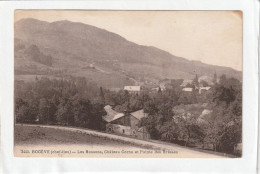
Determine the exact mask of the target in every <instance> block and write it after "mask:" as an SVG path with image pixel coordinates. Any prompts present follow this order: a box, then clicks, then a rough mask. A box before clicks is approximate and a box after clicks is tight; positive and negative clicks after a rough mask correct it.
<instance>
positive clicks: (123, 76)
mask: <svg viewBox="0 0 260 174" xmlns="http://www.w3.org/2000/svg"><path fill="white" fill-rule="evenodd" d="M13 42H14V108H13V110H14V120H13V123H14V149H13V150H14V156H15V157H61V158H62V157H72V158H240V157H242V155H243V152H242V144H243V141H242V132H243V129H242V84H243V78H242V77H243V76H242V75H243V74H242V71H243V13H242V11H232V10H226V11H189V10H187V11H177V10H169V11H167V10H162V11H160V10H158V11H156V10H132V11H131V10H118V11H117V10H15V11H14V41H13Z"/></svg>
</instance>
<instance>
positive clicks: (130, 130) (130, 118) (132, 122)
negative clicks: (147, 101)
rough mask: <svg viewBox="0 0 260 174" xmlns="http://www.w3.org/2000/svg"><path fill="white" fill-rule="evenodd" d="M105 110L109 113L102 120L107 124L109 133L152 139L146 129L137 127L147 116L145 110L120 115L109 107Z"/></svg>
mask: <svg viewBox="0 0 260 174" xmlns="http://www.w3.org/2000/svg"><path fill="white" fill-rule="evenodd" d="M104 109H105V111H106V112H107V115H105V116H103V117H102V118H103V120H104V121H105V122H106V131H107V132H111V133H116V134H122V135H128V136H133V137H136V138H140V139H148V138H150V135H149V134H148V132H147V131H146V128H145V127H141V128H139V127H138V126H137V125H138V123H139V121H140V120H141V119H142V118H144V117H146V116H147V114H146V113H144V111H143V110H138V111H136V112H132V113H128V112H124V113H118V112H116V111H114V110H113V109H112V107H111V106H109V105H107V106H105V107H104Z"/></svg>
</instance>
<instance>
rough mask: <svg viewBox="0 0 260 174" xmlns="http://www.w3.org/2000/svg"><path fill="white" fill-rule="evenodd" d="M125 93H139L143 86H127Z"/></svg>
mask: <svg viewBox="0 0 260 174" xmlns="http://www.w3.org/2000/svg"><path fill="white" fill-rule="evenodd" d="M124 90H125V91H128V92H131V93H139V92H141V91H142V90H143V87H142V86H125V87H124Z"/></svg>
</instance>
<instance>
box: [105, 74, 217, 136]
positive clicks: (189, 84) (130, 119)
mask: <svg viewBox="0 0 260 174" xmlns="http://www.w3.org/2000/svg"><path fill="white" fill-rule="evenodd" d="M176 82H177V84H178V85H179V87H180V89H181V91H182V92H184V93H192V92H195V91H196V92H197V93H198V94H200V95H201V94H204V93H206V92H208V91H209V90H210V89H211V86H212V85H214V83H216V82H217V75H216V73H215V74H214V78H212V79H211V78H210V77H208V76H201V77H199V78H198V76H197V75H196V77H195V78H194V79H188V80H183V79H177V80H176V79H171V80H170V79H164V80H161V81H159V83H158V85H157V87H151V86H150V87H149V88H147V87H145V86H124V89H123V90H124V91H127V92H128V93H130V94H136V95H138V94H140V93H141V92H144V91H146V92H147V91H148V92H149V93H154V92H162V91H165V90H166V89H167V88H172V87H173V86H172V85H173V84H174V83H176ZM155 85H156V84H155ZM205 106H207V103H204V107H205ZM205 108H206V107H205ZM104 109H105V111H106V115H105V116H103V117H102V119H103V121H104V122H105V124H106V126H105V127H106V131H107V132H109V133H114V134H119V135H126V136H131V137H135V138H138V139H150V138H151V137H150V135H149V132H148V131H147V129H146V127H145V126H143V127H139V126H138V125H139V122H140V121H141V119H142V118H146V117H147V116H148V114H147V113H145V112H144V110H143V109H141V110H137V111H134V112H128V111H127V110H124V112H122V113H120V112H117V111H115V110H114V109H113V107H112V106H110V105H106V106H105V107H104ZM174 111H175V112H176V113H177V112H178V111H179V110H178V107H175V109H174ZM211 112H212V110H208V109H203V110H202V112H201V114H200V116H199V117H198V120H197V121H198V122H203V121H204V120H203V117H205V115H208V114H210V113H211Z"/></svg>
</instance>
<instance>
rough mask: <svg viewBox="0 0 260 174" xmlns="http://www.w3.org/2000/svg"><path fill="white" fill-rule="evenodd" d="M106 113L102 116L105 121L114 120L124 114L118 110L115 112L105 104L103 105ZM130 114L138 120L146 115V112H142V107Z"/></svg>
mask: <svg viewBox="0 0 260 174" xmlns="http://www.w3.org/2000/svg"><path fill="white" fill-rule="evenodd" d="M104 109H105V111H106V113H107V115H105V116H103V117H102V118H103V119H104V120H105V121H106V122H111V121H114V120H116V119H119V118H121V117H123V116H125V114H124V113H120V112H116V111H115V110H113V109H112V107H111V106H109V105H106V106H105V107H104ZM131 115H132V116H134V117H135V118H137V119H138V120H141V119H142V118H143V117H146V116H147V115H148V114H147V113H144V111H143V109H141V110H138V111H135V112H132V113H131Z"/></svg>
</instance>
